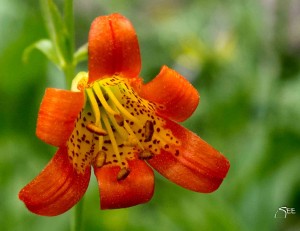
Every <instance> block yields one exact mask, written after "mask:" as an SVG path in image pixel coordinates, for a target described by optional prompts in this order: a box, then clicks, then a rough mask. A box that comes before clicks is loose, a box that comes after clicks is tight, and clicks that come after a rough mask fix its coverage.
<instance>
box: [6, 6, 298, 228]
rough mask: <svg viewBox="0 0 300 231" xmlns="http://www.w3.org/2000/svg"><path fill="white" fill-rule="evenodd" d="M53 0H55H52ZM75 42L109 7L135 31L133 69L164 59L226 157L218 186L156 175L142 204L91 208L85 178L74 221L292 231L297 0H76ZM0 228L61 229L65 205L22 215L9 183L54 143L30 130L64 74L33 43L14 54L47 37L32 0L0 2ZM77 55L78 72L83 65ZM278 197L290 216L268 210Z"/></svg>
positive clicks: (195, 126)
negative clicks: (80, 212) (182, 79)
mask: <svg viewBox="0 0 300 231" xmlns="http://www.w3.org/2000/svg"><path fill="white" fill-rule="evenodd" d="M56 2H57V3H58V4H60V5H62V1H58V0H57V1H56ZM74 4H75V35H76V47H77V48H78V47H80V46H81V45H82V44H84V43H86V41H87V35H88V31H89V25H90V23H91V21H92V20H93V18H95V17H96V16H98V15H103V14H109V13H112V12H120V13H122V14H124V15H125V16H127V17H128V18H129V19H130V20H131V21H132V23H133V25H134V26H135V29H136V31H137V34H138V37H139V41H140V48H141V52H142V59H143V71H142V74H141V75H142V76H143V77H144V79H145V80H146V81H148V80H150V79H151V78H153V77H154V76H155V75H156V74H157V73H158V72H159V69H160V67H161V65H163V64H167V65H169V66H171V67H173V68H175V69H176V70H178V71H179V72H180V73H182V74H183V75H185V76H186V78H188V79H189V80H190V81H191V82H192V83H193V84H194V86H195V87H196V88H197V89H198V90H199V91H200V94H201V103H200V106H199V107H198V109H197V110H196V112H195V113H194V115H193V116H192V117H191V118H190V119H189V120H188V121H187V122H185V123H184V125H185V126H186V127H188V128H190V129H191V130H193V131H194V132H196V133H197V134H199V135H200V136H201V137H202V138H203V139H205V140H207V141H208V142H209V143H210V144H212V145H213V146H214V147H216V148H217V149H218V150H220V151H221V152H222V153H224V155H225V156H227V157H228V158H229V159H230V162H231V169H230V171H229V174H228V176H227V178H226V179H225V181H224V182H223V184H222V185H221V187H220V189H219V190H218V191H217V192H215V193H213V194H209V195H206V194H198V193H194V192H190V191H187V190H185V189H182V188H180V187H178V186H176V185H174V184H172V183H170V182H168V181H167V180H165V179H163V178H162V177H161V176H159V175H158V174H157V175H156V176H157V177H156V190H155V195H154V198H153V199H152V200H151V202H149V203H147V204H145V205H140V206H136V207H133V208H129V209H120V210H109V211H100V210H99V197H98V189H97V184H96V181H95V179H94V178H92V179H91V184H90V186H89V189H88V192H87V193H86V195H85V204H84V217H83V219H84V230H91V231H92V230H133V231H134V230H139V231H140V230H149V231H150V230H159V231H160V230H161V231H164V230H166V231H167V230H173V231H183V230H184V231H186V230H191V231H193V230H245V231H248V230H249V231H250V230H300V215H299V214H300V177H299V175H300V174H299V171H300V170H299V165H300V156H299V152H300V123H299V119H300V28H299V20H300V16H299V15H300V3H299V1H297V0H286V1H281V0H232V1H221V0H210V1H206V0H186V1H183V0H164V1H158V0H152V1H140V0H131V1H124V0H101V1H100V0H85V1H80V0H75V1H74ZM0 6H1V7H0V22H1V26H0V34H1V38H0V40H1V42H0V66H1V68H0V76H1V83H0V99H1V101H0V108H1V113H0V127H1V130H0V150H1V155H0V176H1V177H0V187H1V188H0V197H1V201H0V224H1V230H14V231H17V230H31V231H34V230H45V231H46V230H69V218H70V212H67V213H65V214H63V215H61V216H58V217H52V218H48V217H40V216H36V215H34V214H31V213H29V212H28V211H27V210H26V209H25V207H24V205H23V203H22V202H21V201H19V200H18V197H17V194H18V192H19V190H20V189H21V188H22V187H23V186H24V185H25V184H26V183H28V182H29V181H30V180H31V179H32V178H33V177H34V176H36V175H37V174H38V173H39V172H40V171H41V169H42V168H43V167H44V166H45V164H46V163H47V162H48V161H49V160H50V158H51V156H52V155H53V154H54V152H55V149H54V148H52V147H49V146H48V145H46V144H44V143H43V142H41V141H40V140H38V139H37V138H36V137H35V123H36V117H37V112H38V108H39V103H40V101H41V98H42V95H43V92H44V90H45V88H46V87H59V88H62V87H63V84H64V81H63V74H62V73H61V72H60V71H58V70H57V69H56V67H55V66H54V65H53V64H50V63H49V62H48V61H47V60H46V58H45V57H44V56H43V55H42V54H41V53H39V52H36V51H34V52H32V53H31V54H30V56H29V57H28V60H27V62H26V63H23V62H22V54H23V52H24V50H25V49H26V47H28V46H29V45H30V44H32V43H33V42H35V41H37V40H39V39H41V38H45V37H47V34H46V30H45V26H44V23H43V19H42V15H41V9H40V7H39V5H38V3H37V1H36V0H27V1H18V0H11V1H6V0H0ZM86 68H87V65H86V62H84V63H82V64H81V65H80V66H79V67H78V70H86ZM281 206H287V207H292V208H295V209H296V214H295V215H288V217H287V218H286V219H274V214H275V212H276V211H277V209H278V208H279V207H281Z"/></svg>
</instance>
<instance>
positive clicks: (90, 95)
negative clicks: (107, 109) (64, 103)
mask: <svg viewBox="0 0 300 231" xmlns="http://www.w3.org/2000/svg"><path fill="white" fill-rule="evenodd" d="M86 93H87V95H88V98H89V101H90V104H91V107H92V110H93V113H94V116H95V124H96V125H98V126H100V110H99V107H98V104H97V100H96V98H95V95H94V93H93V90H92V89H91V88H87V89H86Z"/></svg>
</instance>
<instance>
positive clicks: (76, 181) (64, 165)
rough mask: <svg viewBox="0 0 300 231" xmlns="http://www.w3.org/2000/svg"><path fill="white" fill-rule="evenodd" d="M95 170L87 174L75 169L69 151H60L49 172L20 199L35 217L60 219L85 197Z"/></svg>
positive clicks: (49, 166)
mask: <svg viewBox="0 0 300 231" xmlns="http://www.w3.org/2000/svg"><path fill="white" fill-rule="evenodd" d="M90 175H91V169H90V168H87V169H86V171H85V173H84V174H79V173H77V172H76V170H75V169H73V166H72V164H71V163H70V161H69V159H68V155H67V148H65V147H62V148H60V149H59V150H58V151H57V153H56V154H55V156H54V157H53V158H52V160H51V161H50V162H49V164H48V165H47V166H46V167H45V169H44V170H43V171H42V172H41V173H40V174H39V175H38V176H37V177H36V178H35V179H34V180H33V181H31V182H30V183H29V184H28V185H26V186H25V187H24V188H23V189H22V190H21V191H20V193H19V198H20V200H22V201H23V202H24V203H25V205H26V207H27V208H28V209H29V210H30V211H31V212H33V213H36V214H39V215H44V216H56V215H59V214H62V213H64V212H65V211H67V210H69V209H70V208H71V207H73V206H74V205H75V204H76V203H77V202H78V201H79V200H80V199H81V197H82V196H83V195H84V193H85V191H86V189H87V187H88V184H89V180H90Z"/></svg>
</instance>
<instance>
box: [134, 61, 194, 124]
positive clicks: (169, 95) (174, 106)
mask: <svg viewBox="0 0 300 231" xmlns="http://www.w3.org/2000/svg"><path fill="white" fill-rule="evenodd" d="M140 95H141V96H142V97H143V98H145V99H147V100H149V101H152V102H155V103H158V104H161V105H163V106H164V109H163V110H160V109H158V114H159V115H162V116H164V117H167V118H170V119H172V120H175V121H178V122H180V121H184V120H186V119H187V118H189V117H190V116H191V115H192V113H193V112H194V111H195V109H196V108H197V106H198V103H199V94H198V91H197V90H196V89H195V88H194V87H193V86H192V85H191V84H190V83H189V82H188V81H187V80H186V79H185V78H184V77H183V76H181V75H180V74H179V73H177V72H176V71H174V70H172V69H170V68H168V67H167V66H163V67H162V69H161V71H160V73H159V74H158V75H157V76H156V77H155V78H154V79H153V80H152V81H150V82H149V83H147V84H145V85H142V87H141V92H140Z"/></svg>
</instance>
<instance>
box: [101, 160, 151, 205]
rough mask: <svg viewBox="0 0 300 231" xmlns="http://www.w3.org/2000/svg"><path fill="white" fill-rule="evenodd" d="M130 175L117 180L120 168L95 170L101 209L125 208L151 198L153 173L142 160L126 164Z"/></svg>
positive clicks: (106, 167)
mask: <svg viewBox="0 0 300 231" xmlns="http://www.w3.org/2000/svg"><path fill="white" fill-rule="evenodd" d="M128 164H129V169H130V174H129V175H128V176H127V177H126V178H125V179H124V180H119V181H118V180H117V174H118V172H119V171H120V168H119V167H117V166H115V167H109V166H104V167H102V168H95V175H96V177H97V180H98V184H99V190H100V205H101V209H115V208H126V207H130V206H134V205H137V204H141V203H146V202H147V201H149V200H150V199H151V198H152V196H153V191H154V173H153V170H152V169H151V168H150V167H149V166H148V165H147V164H146V163H145V162H144V161H142V160H138V159H136V160H131V161H129V162H128Z"/></svg>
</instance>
